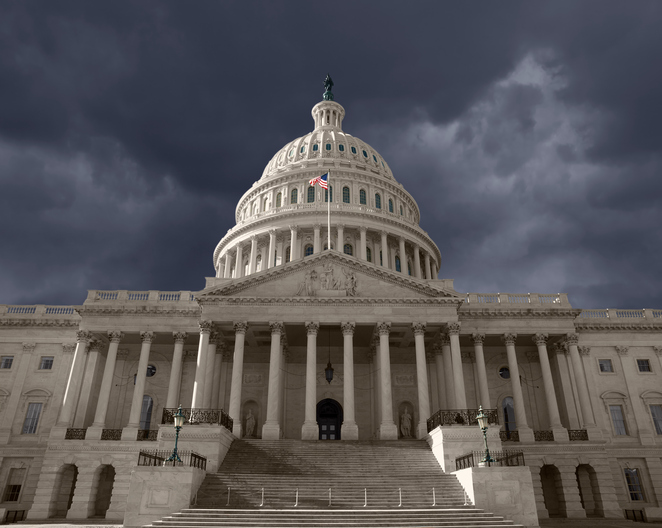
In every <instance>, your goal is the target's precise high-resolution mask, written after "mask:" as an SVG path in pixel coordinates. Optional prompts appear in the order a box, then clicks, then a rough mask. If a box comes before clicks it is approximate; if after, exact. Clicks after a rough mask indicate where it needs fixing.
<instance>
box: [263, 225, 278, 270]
mask: <svg viewBox="0 0 662 528" xmlns="http://www.w3.org/2000/svg"><path fill="white" fill-rule="evenodd" d="M275 264H276V230H275V229H270V230H269V256H268V257H267V268H266V269H271V268H273V267H274V266H275ZM263 267H264V263H263Z"/></svg>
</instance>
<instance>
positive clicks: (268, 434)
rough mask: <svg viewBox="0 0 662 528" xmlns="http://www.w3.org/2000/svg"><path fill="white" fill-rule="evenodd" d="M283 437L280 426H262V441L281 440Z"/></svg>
mask: <svg viewBox="0 0 662 528" xmlns="http://www.w3.org/2000/svg"><path fill="white" fill-rule="evenodd" d="M281 436H282V432H281V430H280V424H278V423H274V424H270V423H265V424H264V425H263V426H262V440H280V439H281Z"/></svg>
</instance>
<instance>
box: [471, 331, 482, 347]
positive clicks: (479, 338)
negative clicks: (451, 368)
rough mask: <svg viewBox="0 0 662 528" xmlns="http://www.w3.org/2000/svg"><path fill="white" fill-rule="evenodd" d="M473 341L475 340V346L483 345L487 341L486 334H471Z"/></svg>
mask: <svg viewBox="0 0 662 528" xmlns="http://www.w3.org/2000/svg"><path fill="white" fill-rule="evenodd" d="M471 339H473V340H474V345H482V344H483V341H485V334H471Z"/></svg>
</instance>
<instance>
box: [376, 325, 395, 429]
mask: <svg viewBox="0 0 662 528" xmlns="http://www.w3.org/2000/svg"><path fill="white" fill-rule="evenodd" d="M377 330H378V331H379V363H380V374H381V375H380V384H381V391H380V392H381V407H382V422H381V424H380V426H379V439H380V440H397V439H398V427H397V426H396V425H395V422H394V421H393V392H392V388H391V353H390V350H389V342H388V336H389V334H390V332H391V323H386V322H384V323H378V324H377Z"/></svg>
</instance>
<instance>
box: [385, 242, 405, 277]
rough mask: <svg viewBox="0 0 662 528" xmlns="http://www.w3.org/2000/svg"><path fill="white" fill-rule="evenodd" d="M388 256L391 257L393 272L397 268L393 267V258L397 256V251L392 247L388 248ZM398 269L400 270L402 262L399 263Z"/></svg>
mask: <svg viewBox="0 0 662 528" xmlns="http://www.w3.org/2000/svg"><path fill="white" fill-rule="evenodd" d="M388 252H389V255H390V256H391V269H392V270H393V271H396V270H397V269H398V268H397V266H396V265H395V257H396V256H397V255H396V253H397V250H396V249H395V247H394V246H391V247H389V248H388ZM400 269H402V260H401V261H400Z"/></svg>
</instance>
